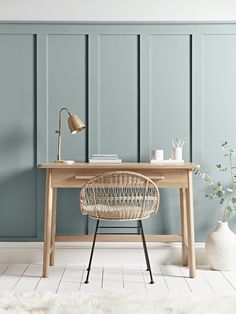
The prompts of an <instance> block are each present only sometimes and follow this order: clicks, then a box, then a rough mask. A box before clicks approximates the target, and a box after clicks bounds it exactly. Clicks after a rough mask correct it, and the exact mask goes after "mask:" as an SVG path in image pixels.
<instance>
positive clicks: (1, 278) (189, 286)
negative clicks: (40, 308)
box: [0, 264, 236, 295]
mask: <svg viewBox="0 0 236 314" xmlns="http://www.w3.org/2000/svg"><path fill="white" fill-rule="evenodd" d="M152 270H153V277H154V281H155V284H153V285H150V284H149V280H150V279H149V273H148V272H147V271H146V270H145V268H144V267H143V266H140V267H137V266H136V267H133V268H131V267H130V266H129V267H125V266H120V267H117V266H115V267H112V266H111V267H108V266H105V267H98V266H96V265H94V267H93V268H92V270H91V273H90V283H89V284H84V280H85V276H86V266H75V265H58V266H53V267H50V276H49V278H42V277H41V272H42V265H41V264H9V265H7V264H0V291H4V290H12V291H18V292H31V291H38V292H40V291H51V292H54V293H71V292H76V291H79V290H82V291H98V290H101V289H106V290H115V291H121V290H124V289H128V290H130V291H133V290H143V291H146V292H149V291H156V292H158V293H160V292H168V291H170V292H178V291H181V293H182V294H186V295H189V294H190V293H195V294H204V295H206V294H208V295H224V294H232V293H233V294H234V293H235V295H236V271H235V272H219V271H211V270H210V269H209V268H208V267H207V266H198V269H197V276H196V278H194V279H192V278H189V277H188V268H186V267H183V266H177V265H159V266H157V265H154V266H153V267H152Z"/></svg>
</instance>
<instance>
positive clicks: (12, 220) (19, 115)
mask: <svg viewBox="0 0 236 314" xmlns="http://www.w3.org/2000/svg"><path fill="white" fill-rule="evenodd" d="M35 52H36V51H35V37H34V35H13V34H12V35H8V34H0V69H1V71H0V110H1V114H0V129H1V130H0V165H1V166H0V209H1V210H0V237H2V238H12V237H13V238H15V237H18V238H36V237H37V224H36V209H37V208H36V169H35V166H36V160H35V156H36V149H37V142H36V141H35V135H36V134H35V127H36V119H35V110H36V103H35V76H34V74H35V58H36V55H35Z"/></svg>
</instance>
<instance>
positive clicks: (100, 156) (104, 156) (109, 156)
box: [92, 154, 118, 160]
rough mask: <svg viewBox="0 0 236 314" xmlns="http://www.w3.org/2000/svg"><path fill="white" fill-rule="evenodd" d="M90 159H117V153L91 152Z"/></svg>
mask: <svg viewBox="0 0 236 314" xmlns="http://www.w3.org/2000/svg"><path fill="white" fill-rule="evenodd" d="M92 159H94V160H116V159H118V155H117V154H93V155H92Z"/></svg>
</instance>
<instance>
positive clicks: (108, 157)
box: [89, 154, 122, 164]
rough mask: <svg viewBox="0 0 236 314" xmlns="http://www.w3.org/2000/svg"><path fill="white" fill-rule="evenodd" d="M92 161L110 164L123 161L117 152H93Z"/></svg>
mask: <svg viewBox="0 0 236 314" xmlns="http://www.w3.org/2000/svg"><path fill="white" fill-rule="evenodd" d="M89 162H91V163H101V164H102V163H104V164H105V163H108V164H117V163H120V162H122V160H121V159H120V158H118V155H117V154H93V155H92V158H91V159H89Z"/></svg>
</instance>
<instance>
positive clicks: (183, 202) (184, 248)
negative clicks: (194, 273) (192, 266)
mask: <svg viewBox="0 0 236 314" xmlns="http://www.w3.org/2000/svg"><path fill="white" fill-rule="evenodd" d="M179 196H180V214H181V234H182V262H183V265H184V266H186V265H188V256H187V253H188V252H187V247H188V233H187V214H186V190H185V189H180V190H179Z"/></svg>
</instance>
